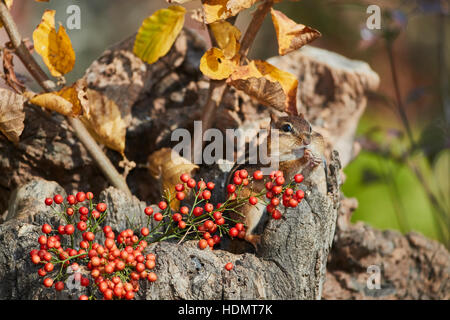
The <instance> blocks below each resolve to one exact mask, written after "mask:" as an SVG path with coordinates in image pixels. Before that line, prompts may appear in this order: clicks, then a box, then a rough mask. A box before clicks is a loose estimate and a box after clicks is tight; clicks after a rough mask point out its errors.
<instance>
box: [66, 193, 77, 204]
mask: <svg viewBox="0 0 450 320" xmlns="http://www.w3.org/2000/svg"><path fill="white" fill-rule="evenodd" d="M67 202H68V203H69V204H70V205H74V204H75V203H77V199H76V198H75V196H74V195H70V196H67Z"/></svg>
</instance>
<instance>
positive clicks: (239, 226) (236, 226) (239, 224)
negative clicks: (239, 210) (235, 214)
mask: <svg viewBox="0 0 450 320" xmlns="http://www.w3.org/2000/svg"><path fill="white" fill-rule="evenodd" d="M234 227H235V228H236V229H237V230H238V231H242V230H244V225H243V224H242V223H236V225H235V226H234Z"/></svg>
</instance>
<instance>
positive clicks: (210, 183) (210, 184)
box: [206, 181, 216, 190]
mask: <svg viewBox="0 0 450 320" xmlns="http://www.w3.org/2000/svg"><path fill="white" fill-rule="evenodd" d="M215 186H216V185H215V184H214V182H211V181H210V182H208V183H207V184H206V187H207V188H208V189H209V190H213V189H214V187H215Z"/></svg>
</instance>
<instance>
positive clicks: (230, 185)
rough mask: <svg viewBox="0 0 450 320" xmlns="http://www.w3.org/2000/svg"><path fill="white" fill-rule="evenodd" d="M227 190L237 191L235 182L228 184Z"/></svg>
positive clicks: (229, 191)
mask: <svg viewBox="0 0 450 320" xmlns="http://www.w3.org/2000/svg"><path fill="white" fill-rule="evenodd" d="M227 191H228V193H233V192H235V191H236V186H235V185H234V184H229V185H227Z"/></svg>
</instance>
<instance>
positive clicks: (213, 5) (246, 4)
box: [203, 0, 259, 24]
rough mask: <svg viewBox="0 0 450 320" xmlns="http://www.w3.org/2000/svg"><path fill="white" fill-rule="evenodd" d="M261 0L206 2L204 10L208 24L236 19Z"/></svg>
mask: <svg viewBox="0 0 450 320" xmlns="http://www.w3.org/2000/svg"><path fill="white" fill-rule="evenodd" d="M258 1H259V0H205V1H203V10H204V12H205V19H206V23H208V24H209V23H213V22H216V21H218V20H226V19H228V18H230V17H234V16H235V15H237V14H238V13H239V12H241V11H242V10H245V9H248V8H250V7H251V6H252V5H253V4H255V3H256V2H258Z"/></svg>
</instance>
